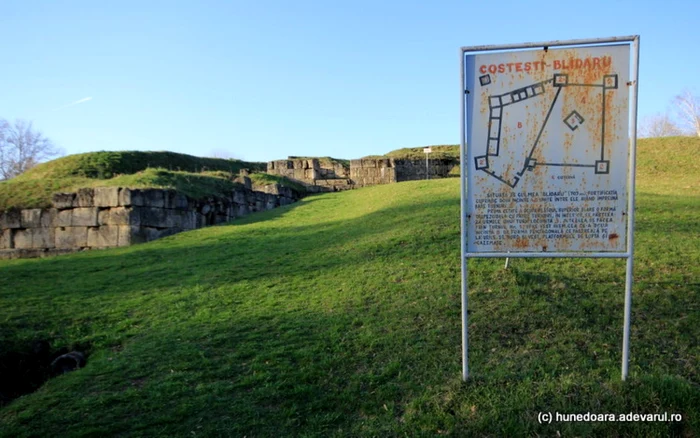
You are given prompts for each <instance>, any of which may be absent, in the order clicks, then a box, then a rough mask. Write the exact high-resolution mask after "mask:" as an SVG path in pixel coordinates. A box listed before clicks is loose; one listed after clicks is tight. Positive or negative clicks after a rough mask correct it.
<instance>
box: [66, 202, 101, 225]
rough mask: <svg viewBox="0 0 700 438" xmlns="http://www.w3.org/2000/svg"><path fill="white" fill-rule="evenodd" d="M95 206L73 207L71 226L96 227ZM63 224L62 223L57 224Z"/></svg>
mask: <svg viewBox="0 0 700 438" xmlns="http://www.w3.org/2000/svg"><path fill="white" fill-rule="evenodd" d="M97 212H98V209H97V208H96V207H85V208H74V209H73V218H72V219H71V226H72V227H96V226H97V224H98V222H97ZM59 226H63V225H59Z"/></svg>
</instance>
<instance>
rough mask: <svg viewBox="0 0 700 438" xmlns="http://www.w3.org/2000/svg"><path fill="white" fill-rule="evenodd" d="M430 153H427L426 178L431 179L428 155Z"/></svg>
mask: <svg viewBox="0 0 700 438" xmlns="http://www.w3.org/2000/svg"><path fill="white" fill-rule="evenodd" d="M429 156H430V154H425V179H430V164H429V159H428V157H429Z"/></svg>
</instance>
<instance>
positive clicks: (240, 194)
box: [233, 190, 248, 205]
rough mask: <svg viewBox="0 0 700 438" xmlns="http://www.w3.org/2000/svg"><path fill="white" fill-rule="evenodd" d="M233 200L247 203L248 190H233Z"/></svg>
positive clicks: (237, 202)
mask: <svg viewBox="0 0 700 438" xmlns="http://www.w3.org/2000/svg"><path fill="white" fill-rule="evenodd" d="M233 202H234V203H236V204H239V205H243V204H246V203H247V202H248V201H247V200H246V192H245V191H243V190H234V191H233Z"/></svg>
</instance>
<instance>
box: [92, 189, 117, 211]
mask: <svg viewBox="0 0 700 438" xmlns="http://www.w3.org/2000/svg"><path fill="white" fill-rule="evenodd" d="M119 190H120V188H119V187H98V188H96V189H95V190H94V206H95V207H117V206H118V205H119Z"/></svg>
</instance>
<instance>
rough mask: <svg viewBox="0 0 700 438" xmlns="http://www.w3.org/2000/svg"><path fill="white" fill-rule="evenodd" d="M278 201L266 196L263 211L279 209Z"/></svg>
mask: <svg viewBox="0 0 700 438" xmlns="http://www.w3.org/2000/svg"><path fill="white" fill-rule="evenodd" d="M279 205H280V204H279V199H278V197H277V196H275V195H269V194H268V195H267V196H266V197H265V209H266V210H272V209H273V208H277V207H279Z"/></svg>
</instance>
